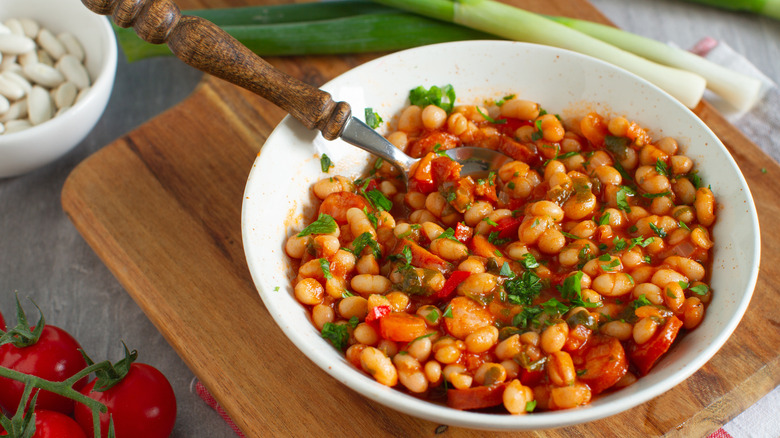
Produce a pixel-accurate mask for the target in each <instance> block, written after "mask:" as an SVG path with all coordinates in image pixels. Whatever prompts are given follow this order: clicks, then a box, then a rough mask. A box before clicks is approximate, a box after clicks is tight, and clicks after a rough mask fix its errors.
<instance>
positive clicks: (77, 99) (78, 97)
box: [76, 87, 92, 102]
mask: <svg viewBox="0 0 780 438" xmlns="http://www.w3.org/2000/svg"><path fill="white" fill-rule="evenodd" d="M91 88H92V87H87V88H82V89H81V91H79V94H78V96H76V102H80V101H81V99H83V98H84V96H86V95H87V93H88V92H89V90H90V89H91Z"/></svg>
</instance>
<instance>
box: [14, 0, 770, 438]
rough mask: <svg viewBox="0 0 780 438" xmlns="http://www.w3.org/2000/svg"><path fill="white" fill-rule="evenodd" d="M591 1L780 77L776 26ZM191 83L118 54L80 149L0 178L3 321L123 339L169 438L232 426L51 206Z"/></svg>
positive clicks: (655, 2) (612, 0) (178, 72)
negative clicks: (25, 307)
mask: <svg viewBox="0 0 780 438" xmlns="http://www.w3.org/2000/svg"><path fill="white" fill-rule="evenodd" d="M591 2H592V3H593V4H594V5H595V6H597V7H598V8H600V9H601V11H602V12H603V13H604V14H605V15H606V16H608V17H609V18H610V19H611V20H612V21H613V22H615V23H616V24H618V25H619V26H621V27H622V28H625V29H627V30H631V31H634V32H636V33H639V34H642V35H646V36H650V37H653V38H656V39H659V40H662V41H671V42H674V43H676V44H677V45H679V46H681V47H689V46H691V45H693V43H695V42H696V41H697V40H699V39H700V38H701V37H704V36H712V37H714V38H716V39H722V40H724V41H726V42H728V43H729V44H730V45H731V46H732V47H733V48H735V49H736V50H738V51H740V52H741V53H743V54H744V55H745V56H746V58H748V59H749V60H750V61H751V62H752V63H754V64H755V65H756V66H758V67H759V68H760V69H761V70H762V71H763V72H764V73H765V74H766V75H767V76H769V77H770V78H771V79H773V80H774V81H776V82H780V64H778V63H777V62H776V60H777V59H778V58H779V57H780V47H779V46H778V44H779V42H780V22H777V21H772V20H769V19H766V18H763V17H755V16H748V15H741V14H734V13H729V12H724V11H719V10H714V9H709V8H705V7H701V6H699V5H695V4H688V3H683V2H678V1H661V0H634V1H632V2H629V3H627V2H623V1H621V0H591ZM200 79H201V74H200V73H198V72H196V71H193V70H192V69H190V68H189V67H187V66H185V65H183V64H182V63H181V62H179V61H177V60H175V59H157V60H149V61H144V62H141V63H135V64H132V65H128V64H126V63H125V62H124V61H123V60H120V65H119V67H118V72H117V82H116V86H115V89H114V92H113V95H112V97H111V100H110V102H109V106H108V108H107V110H106V113H105V114H104V116H103V118H102V119H101V121H100V122H99V124H98V126H97V127H96V128H95V130H94V131H93V132H92V133H91V134H90V136H89V137H87V139H85V141H84V142H83V143H82V144H81V145H79V146H78V147H77V148H76V149H75V150H74V151H72V152H71V153H70V154H68V155H67V156H66V157H64V158H63V159H61V160H59V161H58V162H56V163H54V164H52V165H50V166H47V167H45V168H42V169H39V170H37V171H35V172H33V173H30V174H28V175H25V176H22V177H17V178H12V179H7V180H0V291H2V293H0V311H2V312H3V314H5V315H6V317H7V318H8V316H10V315H11V314H12V312H13V303H14V295H13V292H14V291H18V292H19V295H20V296H21V297H30V298H32V299H34V300H35V302H36V303H37V304H38V305H39V306H40V307H41V309H42V310H43V311H44V313H45V314H46V315H47V320H48V321H49V322H50V323H52V324H55V325H58V326H60V327H63V328H65V329H66V330H68V331H69V332H71V333H72V334H73V335H74V336H75V337H76V338H77V339H79V340H80V341H81V343H82V345H83V346H84V348H85V349H86V350H87V351H88V352H89V353H90V355H91V356H92V357H93V358H99V359H102V358H110V359H113V360H116V359H118V358H120V355H121V344H120V340H124V341H125V342H126V343H127V344H128V345H129V346H130V347H131V348H137V349H139V351H140V360H141V361H143V362H146V363H150V364H152V365H154V366H156V367H157V368H159V369H160V370H161V371H163V372H164V373H165V374H166V376H168V378H169V379H170V380H171V383H172V384H173V386H174V390H175V391H176V394H177V399H178V402H179V408H180V410H179V416H178V420H177V425H176V429H175V432H174V435H173V436H175V437H198V436H209V437H223V436H224V437H230V436H234V435H233V432H232V431H231V430H230V429H229V428H228V427H227V426H226V425H225V424H224V422H223V421H222V420H221V419H220V418H219V416H218V415H217V414H216V413H215V412H213V411H212V410H211V409H210V408H209V407H207V406H206V404H205V403H203V402H202V401H201V400H200V399H199V398H198V397H197V396H196V395H195V394H194V393H193V392H192V391H191V382H192V379H193V374H192V372H191V371H189V369H188V368H187V366H186V365H185V364H184V363H183V361H182V360H181V359H180V358H179V357H178V356H177V354H176V353H175V352H174V351H173V349H172V348H171V347H170V346H169V345H168V344H167V342H166V341H165V340H164V339H163V338H162V336H161V335H160V334H159V333H158V332H157V330H156V328H155V327H154V326H153V325H152V324H151V323H150V322H149V320H148V319H147V318H146V316H145V315H144V314H143V313H142V312H141V310H140V308H139V307H138V306H137V305H136V304H135V302H134V301H133V300H132V299H131V298H130V297H129V296H128V295H127V294H126V293H124V290H123V289H122V287H121V286H120V285H119V283H118V282H117V280H116V279H115V278H114V276H113V275H112V274H111V273H110V272H109V271H108V270H107V269H106V268H105V266H104V265H103V263H102V262H101V260H100V259H99V258H98V257H97V256H96V255H95V254H94V253H93V251H92V250H91V249H90V248H89V247H88V246H87V245H86V243H85V242H84V241H83V239H82V238H81V236H80V235H79V233H78V232H77V231H76V230H75V228H74V227H73V225H72V224H71V222H70V221H69V220H68V218H67V217H66V216H65V214H64V213H63V212H62V207H61V204H60V192H61V189H62V185H63V182H64V181H65V179H66V178H67V176H68V174H69V173H70V172H71V171H72V169H73V168H74V167H75V166H76V165H77V164H78V163H79V162H81V161H82V160H84V159H85V158H86V157H88V156H89V155H91V154H92V153H93V152H95V151H97V150H98V149H100V148H101V147H103V146H105V145H106V144H109V143H110V142H112V141H113V140H114V139H116V138H118V137H120V136H122V135H123V134H125V133H127V132H129V131H131V130H133V129H134V128H135V127H137V126H138V125H140V124H141V123H143V122H145V121H146V120H148V119H151V118H153V117H154V116H156V115H157V114H159V113H160V112H162V111H163V110H165V109H167V108H169V107H171V106H173V105H175V104H177V103H178V102H180V101H181V100H182V99H183V98H185V97H186V96H187V95H189V94H190V93H191V91H192V90H193V89H194V87H195V86H196V84H197V83H198V82H199V81H200ZM753 140H754V141H755V142H756V143H758V144H766V143H768V142H769V141H770V140H769V139H753ZM775 158H776V159H777V157H775ZM728 419H729V418H723V419H722V421H723V422H724V423H725V422H726V421H727V420H728ZM715 421H717V419H715Z"/></svg>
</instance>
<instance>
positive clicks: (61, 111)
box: [54, 106, 70, 117]
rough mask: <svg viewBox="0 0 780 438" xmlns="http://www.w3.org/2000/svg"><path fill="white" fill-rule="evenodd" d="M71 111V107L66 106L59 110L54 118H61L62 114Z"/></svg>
mask: <svg viewBox="0 0 780 438" xmlns="http://www.w3.org/2000/svg"><path fill="white" fill-rule="evenodd" d="M69 109H70V107H69V106H64V107H62V108H60V109H58V110H57V112H56V113H54V117H59V116H61V115H62V113H64V112H65V111H67V110H69Z"/></svg>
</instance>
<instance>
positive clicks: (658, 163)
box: [655, 158, 670, 178]
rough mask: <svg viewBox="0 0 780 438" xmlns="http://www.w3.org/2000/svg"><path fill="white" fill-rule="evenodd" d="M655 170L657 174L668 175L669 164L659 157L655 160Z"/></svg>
mask: <svg viewBox="0 0 780 438" xmlns="http://www.w3.org/2000/svg"><path fill="white" fill-rule="evenodd" d="M655 171H656V172H658V174H659V175H663V176H665V177H667V178H668V177H669V176H670V175H669V166H668V165H667V164H666V162H665V161H663V160H661V159H660V158H659V159H657V160H655Z"/></svg>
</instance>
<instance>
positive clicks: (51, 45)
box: [36, 29, 65, 60]
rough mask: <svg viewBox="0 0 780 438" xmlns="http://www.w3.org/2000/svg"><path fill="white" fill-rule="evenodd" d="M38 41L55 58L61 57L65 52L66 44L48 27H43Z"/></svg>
mask: <svg viewBox="0 0 780 438" xmlns="http://www.w3.org/2000/svg"><path fill="white" fill-rule="evenodd" d="M36 41H37V42H38V45H39V46H41V47H42V48H43V50H45V51H46V53H48V54H49V55H51V57H52V58H53V59H55V60H56V59H60V58H61V57H62V55H64V54H65V46H63V45H62V43H61V42H60V40H58V39H57V37H55V36H54V34H53V33H51V32H50V31H49V30H48V29H41V31H40V32H38V38H37V39H36Z"/></svg>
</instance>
